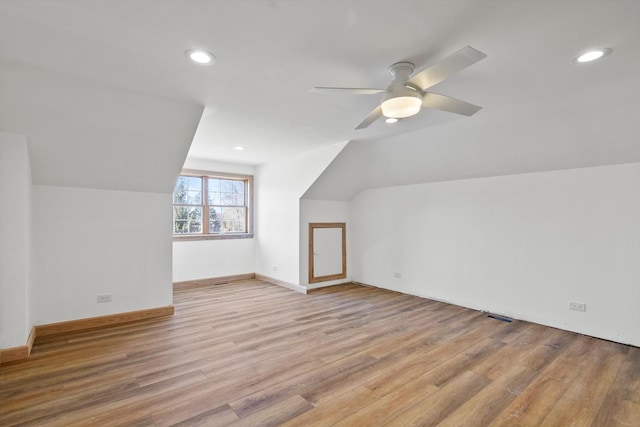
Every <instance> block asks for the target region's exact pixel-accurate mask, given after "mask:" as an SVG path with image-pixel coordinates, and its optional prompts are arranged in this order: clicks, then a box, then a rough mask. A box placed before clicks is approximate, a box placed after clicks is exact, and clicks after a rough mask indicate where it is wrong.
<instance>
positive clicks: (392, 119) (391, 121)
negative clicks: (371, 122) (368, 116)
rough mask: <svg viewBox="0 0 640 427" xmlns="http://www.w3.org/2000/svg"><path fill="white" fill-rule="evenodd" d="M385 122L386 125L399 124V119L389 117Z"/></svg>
mask: <svg viewBox="0 0 640 427" xmlns="http://www.w3.org/2000/svg"><path fill="white" fill-rule="evenodd" d="M384 122H385V123H397V122H398V119H396V118H394V117H387V118H386V119H385V120H384Z"/></svg>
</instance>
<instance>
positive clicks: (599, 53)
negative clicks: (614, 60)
mask: <svg viewBox="0 0 640 427" xmlns="http://www.w3.org/2000/svg"><path fill="white" fill-rule="evenodd" d="M609 53H611V49H609V48H605V49H591V50H588V51H586V52H585V53H583V54H582V55H580V56H578V57H577V58H576V62H580V63H584V62H591V61H595V60H596V59H600V58H602V57H603V56H605V55H608V54H609Z"/></svg>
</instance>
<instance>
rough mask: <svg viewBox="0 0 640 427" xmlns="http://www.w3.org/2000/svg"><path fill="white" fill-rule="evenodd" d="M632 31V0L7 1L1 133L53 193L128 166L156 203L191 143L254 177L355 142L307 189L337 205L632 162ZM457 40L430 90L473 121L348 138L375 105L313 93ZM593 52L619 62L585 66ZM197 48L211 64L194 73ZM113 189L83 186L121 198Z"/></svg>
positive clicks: (0, 50) (372, 99)
mask: <svg viewBox="0 0 640 427" xmlns="http://www.w3.org/2000/svg"><path fill="white" fill-rule="evenodd" d="M638 22H640V2H638V1H636V0H628V1H627V0H600V1H594V0H580V1H575V0H555V1H549V2H543V1H538V0H521V1H506V0H505V1H500V0H447V1H444V0H442V1H436V0H423V1H409V0H407V1H402V0H399V1H392V0H381V1H376V0H362V1H360V0H352V1H349V0H344V1H326V0H317V1H314V0H306V1H289V0H270V1H267V0H264V1H260V0H256V1H249V0H247V1H213V0H201V1H198V0H190V1H175V0H155V1H144V0H129V1H116V0H104V1H83V2H79V1H68V0H55V1H54V0H45V1H39V0H30V1H19V0H0V60H1V61H2V63H1V64H0V67H1V68H0V130H3V131H9V132H16V133H23V134H26V135H27V136H28V137H29V138H30V150H31V151H32V156H33V157H34V159H35V165H34V176H36V178H37V177H40V178H41V180H42V181H43V182H45V183H52V184H55V185H64V184H65V183H67V182H68V181H70V180H72V179H77V177H78V176H84V175H87V176H88V177H89V176H90V173H91V171H94V172H96V171H97V172H101V173H108V172H109V170H113V169H114V168H115V169H120V170H123V171H124V170H128V169H130V168H135V167H136V165H138V167H141V168H142V169H139V172H140V170H142V175H144V176H146V178H145V179H146V180H147V181H148V182H147V184H146V185H144V186H143V187H144V188H147V189H155V187H154V186H153V184H151V183H153V182H154V181H157V180H158V179H160V177H159V176H157V175H156V174H155V173H154V171H155V170H156V169H162V168H163V167H169V166H170V167H171V168H173V169H175V168H176V165H178V164H179V163H180V162H182V161H183V160H184V155H185V153H186V150H187V149H188V147H189V143H190V141H191V136H192V135H193V134H194V133H195V138H194V140H193V144H191V147H190V152H189V155H190V156H192V157H197V158H209V159H213V160H217V161H227V162H237V163H244V164H252V165H257V164H262V163H266V162H270V161H272V160H275V159H278V158H282V157H285V156H289V155H293V154H296V153H299V152H302V151H307V150H311V149H314V148H318V147H321V146H326V145H330V144H335V143H337V142H344V141H350V143H349V144H347V146H346V148H345V149H344V150H343V151H342V153H340V155H339V156H338V157H337V158H336V159H335V160H334V162H333V163H332V164H331V165H330V166H329V168H328V169H327V170H326V171H325V173H324V174H323V176H321V177H320V179H319V180H318V181H317V182H316V184H315V185H314V186H313V187H312V188H311V189H310V190H309V192H308V193H307V197H311V198H328V199H344V200H348V199H349V198H351V197H352V196H353V195H354V194H355V193H357V192H358V191H361V190H362V189H365V188H370V187H379V186H388V185H395V184H407V183H414V182H428V181H437V180H449V179H462V178H472V177H479V176H491V175H502V174H512V173H524V172H534V171H543V170H553V169H565V168H574V167H584V166H594V165H601V164H614V163H625V162H634V161H640V142H639V141H640V139H639V138H638V137H637V135H639V134H640V124H639V121H638V120H637V117H640V101H639V99H640V78H639V77H638V75H640V73H638V69H639V68H640V49H638V46H639V44H640V29H639V28H640V25H638ZM467 45H470V46H473V47H474V48H476V49H478V50H480V51H482V52H484V53H485V54H487V58H485V59H484V60H482V61H480V62H478V63H477V64H475V65H473V66H471V67H469V68H467V69H465V70H463V71H461V72H460V73H458V74H456V75H454V76H453V77H451V78H450V79H448V80H446V81H445V82H443V83H440V84H438V85H436V86H435V87H433V88H432V89H433V91H435V92H439V93H443V94H447V95H450V96H454V97H456V98H461V99H464V100H466V101H469V102H472V103H474V104H477V105H480V106H482V107H483V109H482V110H481V111H480V112H478V113H477V114H476V115H474V116H472V117H462V116H457V115H454V114H451V113H444V112H440V111H434V110H425V111H423V112H422V113H421V114H420V115H418V116H415V117H412V118H409V119H406V120H404V121H401V122H400V123H397V124H395V125H387V124H385V123H384V122H382V121H379V122H376V123H375V124H374V125H372V126H371V127H369V128H368V129H365V130H361V131H354V128H355V126H356V125H357V124H358V123H360V121H361V120H362V119H363V118H364V117H365V116H366V115H367V113H368V112H369V111H371V110H372V109H373V108H374V107H375V106H376V105H377V103H378V102H379V96H378V95H372V96H359V95H349V94H318V93H311V92H310V89H311V88H312V87H314V86H355V87H382V88H384V87H386V85H387V84H388V81H389V76H388V73H387V70H388V67H389V65H391V64H393V63H395V62H398V61H411V62H413V63H414V64H415V65H416V68H417V69H421V68H424V67H426V66H428V65H429V64H432V63H434V62H436V61H438V60H439V59H441V58H443V57H444V56H446V55H448V54H450V53H453V52H455V51H457V50H458V49H460V48H462V47H464V46H467ZM590 47H609V48H612V49H613V52H612V54H610V55H609V56H607V57H606V58H603V59H601V60H599V61H597V62H594V63H591V64H576V63H575V62H574V61H573V59H574V58H575V57H576V56H577V55H578V54H579V53H581V52H582V51H584V50H585V49H587V48H590ZM190 48H203V49H206V50H209V51H211V52H212V53H213V54H214V55H215V56H216V59H217V60H216V63H215V64H214V65H213V66H198V65H195V64H192V63H190V62H189V61H187V60H186V58H185V55H184V51H185V50H187V49H190ZM203 108H204V112H203V114H202V119H201V120H200V113H201V111H202V109H203ZM198 121H199V124H198V125H197V124H196V123H198ZM196 126H197V130H196ZM154 142H155V145H154ZM235 146H243V147H245V151H242V152H239V151H235V150H234V149H233V147H235ZM154 149H155V151H156V154H157V153H164V154H157V155H158V156H160V157H158V158H157V159H156V157H155V156H156V154H154ZM60 153H63V154H60ZM145 153H147V156H148V157H147V163H145ZM100 158H102V159H106V160H108V161H107V162H102V163H101V162H100ZM124 159H128V160H124ZM105 164H107V165H110V166H109V167H107V166H101V165H105ZM78 165H82V166H78ZM56 168H57V169H56ZM67 175H68V176H67ZM87 179H91V178H87ZM127 179H128V175H126V174H124V175H123V178H122V180H123V181H126V180H127ZM162 179H165V178H162ZM162 179H160V180H162ZM111 180H112V181H109V182H96V183H94V184H93V185H94V186H97V187H100V186H104V187H109V188H122V189H127V188H128V187H127V185H126V183H124V182H120V181H119V180H118V178H111ZM166 187H167V185H166V184H165V183H163V184H162V188H163V189H164V188H166Z"/></svg>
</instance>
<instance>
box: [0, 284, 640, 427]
mask: <svg viewBox="0 0 640 427" xmlns="http://www.w3.org/2000/svg"><path fill="white" fill-rule="evenodd" d="M174 304H175V308H176V312H175V315H174V316H173V317H170V318H164V319H156V320H146V321H143V322H138V323H131V324H127V325H121V326H115V327H108V328H104V329H96V330H92V331H84V332H75V333H67V334H61V335H56V336H51V337H42V338H40V339H37V340H36V343H35V346H34V348H33V351H32V358H31V359H30V360H28V361H24V362H18V363H11V364H8V365H3V366H0V425H1V426H11V425H47V426H86V425H98V426H111V425H126V426H132V425H135V426H147V425H149V426H165V425H185V426H195V425H205V426H218V425H220V426H222V425H224V426H227V425H234V426H235V425H237V426H272V425H273V426H275V425H286V426H330V425H337V426H378V425H380V426H382V425H391V426H394V425H402V426H404V425H420V426H431V425H442V426H598V427H600V426H640V349H639V348H636V347H630V346H625V345H621V344H616V343H612V342H608V341H603V340H599V339H595V338H590V337H586V336H582V335H578V334H574V333H570V332H565V331H561V330H557V329H553V328H548V327H544V326H540V325H536V324H532V323H527V322H521V321H514V322H512V323H505V322H501V321H499V320H496V319H492V318H489V317H487V316H486V315H484V314H483V313H480V312H477V311H473V310H468V309H465V308H461V307H457V306H453V305H448V304H444V303H440V302H436V301H430V300H426V299H421V298H418V297H413V296H409V295H403V294H399V293H395V292H390V291H386V290H381V289H375V288H368V287H363V286H357V285H343V286H337V287H331V288H326V289H323V290H320V291H317V292H314V293H312V294H310V295H303V294H298V293H296V292H293V291H290V290H288V289H284V288H281V287H278V286H274V285H270V284H267V283H264V282H260V281H257V280H246V281H242V282H234V283H228V284H222V285H216V286H197V285H196V286H191V287H184V288H182V289H180V290H176V291H175V292H174Z"/></svg>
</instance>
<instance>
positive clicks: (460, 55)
mask: <svg viewBox="0 0 640 427" xmlns="http://www.w3.org/2000/svg"><path fill="white" fill-rule="evenodd" d="M486 56H487V55H485V54H484V53H482V52H480V51H479V50H476V49H474V48H472V47H470V46H467V47H464V48H462V49H460V50H459V51H457V52H455V53H453V54H451V55H449V56H447V57H445V58H444V59H442V60H441V61H440V62H437V63H435V64H433V65H431V66H430V67H428V68H426V69H424V70H422V71H420V72H419V73H417V74H415V75H414V76H413V77H412V76H411V74H412V73H413V70H414V65H413V64H412V63H410V62H398V63H396V64H393V65H392V66H391V67H389V76H391V79H392V81H391V84H390V85H389V86H388V87H387V88H386V89H371V88H352V87H315V88H314V89H313V90H312V91H313V92H329V93H333V92H344V93H354V94H362V95H372V94H379V93H384V95H383V97H382V100H381V102H380V105H378V106H377V107H376V108H375V109H374V110H373V111H372V112H371V113H369V115H368V116H367V117H366V118H365V119H364V120H363V121H362V123H360V124H359V125H358V126H357V127H356V129H364V128H366V127H368V126H369V125H370V124H372V123H373V122H375V121H376V120H378V119H379V118H380V117H383V116H384V117H387V118H391V119H403V118H406V117H411V116H413V115H416V114H418V112H419V111H420V108H421V107H426V108H435V109H437V110H443V111H448V112H451V113H456V114H462V115H465V116H471V115H473V114H475V113H477V112H478V111H479V110H480V109H481V108H482V107H478V106H477V105H473V104H470V103H468V102H465V101H461V100H459V99H455V98H451V97H449V96H445V95H440V94H437V93H433V92H427V89H429V88H430V87H431V86H434V85H436V84H437V83H440V82H441V81H443V80H445V79H447V78H449V77H451V76H452V75H453V74H455V73H457V72H459V71H461V70H463V69H465V68H467V67H469V66H471V65H473V64H475V63H476V62H478V61H480V60H481V59H483V58H485V57H486Z"/></svg>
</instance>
